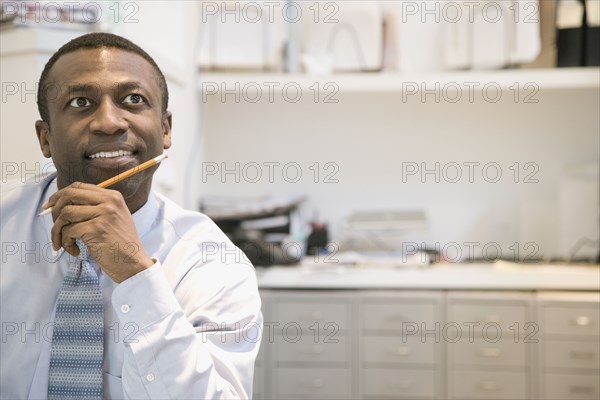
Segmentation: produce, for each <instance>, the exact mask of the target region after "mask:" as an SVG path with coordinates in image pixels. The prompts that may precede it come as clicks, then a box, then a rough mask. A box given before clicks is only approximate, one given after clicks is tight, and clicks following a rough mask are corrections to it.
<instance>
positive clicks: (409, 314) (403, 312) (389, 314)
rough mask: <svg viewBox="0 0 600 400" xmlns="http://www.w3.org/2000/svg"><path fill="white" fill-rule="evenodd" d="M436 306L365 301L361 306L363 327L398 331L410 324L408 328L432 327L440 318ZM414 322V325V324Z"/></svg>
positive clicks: (420, 303)
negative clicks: (422, 325) (423, 325)
mask: <svg viewBox="0 0 600 400" xmlns="http://www.w3.org/2000/svg"><path fill="white" fill-rule="evenodd" d="M437 309H438V306H437V305H435V304H431V303H424V302H422V301H421V302H417V301H415V302H411V301H409V300H403V301H402V302H375V301H373V302H370V301H369V302H365V304H364V306H363V314H364V318H363V329H365V330H371V331H373V330H376V331H396V332H400V331H402V330H403V328H405V327H406V326H407V325H406V324H410V325H411V326H410V329H415V328H416V329H419V330H420V329H421V324H423V323H425V328H426V329H434V327H435V323H436V322H439V320H440V318H439V315H438V313H437ZM415 324H416V325H415Z"/></svg>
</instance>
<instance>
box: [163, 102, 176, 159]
mask: <svg viewBox="0 0 600 400" xmlns="http://www.w3.org/2000/svg"><path fill="white" fill-rule="evenodd" d="M172 116H173V115H172V113H171V111H167V112H166V113H165V114H164V115H163V120H162V126H163V149H165V150H166V149H168V148H169V147H171V127H172V126H173V125H172V124H173V120H172Z"/></svg>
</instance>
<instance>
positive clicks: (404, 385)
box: [386, 381, 411, 390]
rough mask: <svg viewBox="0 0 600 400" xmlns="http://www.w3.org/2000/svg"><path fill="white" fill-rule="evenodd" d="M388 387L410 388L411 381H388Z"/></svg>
mask: <svg viewBox="0 0 600 400" xmlns="http://www.w3.org/2000/svg"><path fill="white" fill-rule="evenodd" d="M386 386H387V388H388V389H397V390H406V389H409V388H410V386H411V385H410V381H398V382H390V381H388V382H386Z"/></svg>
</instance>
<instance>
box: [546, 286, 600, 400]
mask: <svg viewBox="0 0 600 400" xmlns="http://www.w3.org/2000/svg"><path fill="white" fill-rule="evenodd" d="M599 298H600V295H599V294H598V293H578V294H572V293H540V294H539V296H538V302H537V309H538V314H539V322H540V332H541V343H540V344H541V346H542V349H543V351H540V352H539V363H540V366H541V368H540V370H539V376H540V393H541V398H544V399H556V400H558V399H567V398H568V399H598V398H600V379H599V375H600V355H599V353H600V302H599Z"/></svg>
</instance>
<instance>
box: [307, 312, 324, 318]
mask: <svg viewBox="0 0 600 400" xmlns="http://www.w3.org/2000/svg"><path fill="white" fill-rule="evenodd" d="M309 318H311V319H316V320H320V319H321V318H323V313H322V312H321V311H314V312H312V313H311V314H310V317H309Z"/></svg>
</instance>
